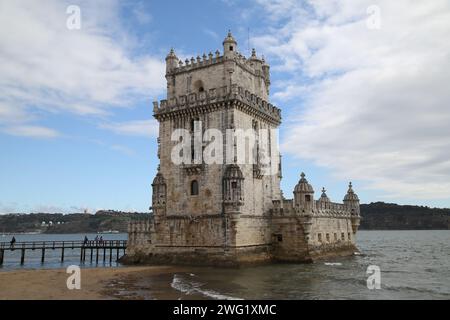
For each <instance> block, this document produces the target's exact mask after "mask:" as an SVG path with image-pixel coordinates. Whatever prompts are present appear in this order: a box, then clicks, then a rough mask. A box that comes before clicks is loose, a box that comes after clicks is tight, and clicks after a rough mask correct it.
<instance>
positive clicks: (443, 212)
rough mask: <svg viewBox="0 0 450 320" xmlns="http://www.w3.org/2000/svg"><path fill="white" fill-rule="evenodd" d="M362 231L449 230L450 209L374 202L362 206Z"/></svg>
mask: <svg viewBox="0 0 450 320" xmlns="http://www.w3.org/2000/svg"><path fill="white" fill-rule="evenodd" d="M361 216H362V218H363V219H362V221H361V225H360V230H432V229H435V230H442V229H443V230H449V229H450V209H437V208H429V207H423V206H401V205H397V204H394V203H384V202H374V203H370V204H362V205H361Z"/></svg>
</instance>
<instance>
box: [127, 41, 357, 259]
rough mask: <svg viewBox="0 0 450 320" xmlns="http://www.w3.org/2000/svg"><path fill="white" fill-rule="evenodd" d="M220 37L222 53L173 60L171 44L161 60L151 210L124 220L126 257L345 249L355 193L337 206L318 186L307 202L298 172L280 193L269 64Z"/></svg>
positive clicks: (264, 255) (269, 255)
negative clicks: (163, 89) (286, 194)
mask: <svg viewBox="0 0 450 320" xmlns="http://www.w3.org/2000/svg"><path fill="white" fill-rule="evenodd" d="M222 44H223V54H222V55H221V53H220V51H219V50H217V51H215V52H214V53H212V52H209V54H203V55H198V56H197V57H195V58H194V57H192V58H191V59H186V60H185V61H181V60H180V59H179V58H178V57H177V55H176V53H175V50H174V49H171V50H170V52H169V54H168V55H167V57H166V80H167V98H166V99H164V100H162V101H161V102H160V103H159V102H154V103H153V113H154V117H155V118H156V119H157V120H158V122H159V137H158V158H159V162H160V164H159V166H158V172H157V174H156V177H155V178H154V180H153V183H152V188H153V193H152V210H153V215H152V216H151V217H150V218H149V219H148V220H147V221H133V222H131V223H130V225H129V244H128V247H127V254H126V255H127V257H126V259H128V260H129V261H133V262H139V261H145V262H149V263H164V264H170V263H176V264H179V263H181V264H201V265H205V264H207V265H220V266H226V265H240V264H245V263H255V262H266V261H270V260H275V261H311V260H314V259H317V258H320V257H322V256H329V255H335V254H340V255H341V254H345V255H348V254H352V253H353V252H354V251H355V250H356V247H355V245H354V236H353V235H354V234H355V233H356V231H357V227H358V225H359V199H358V197H357V195H356V194H355V193H354V192H353V189H352V187H351V185H350V187H349V190H348V193H347V195H346V196H345V199H344V204H338V203H333V202H331V201H330V199H328V197H327V196H326V194H325V191H323V194H322V197H321V199H320V200H317V201H316V200H315V199H314V189H313V187H312V185H311V184H309V182H308V181H307V180H306V178H305V174H304V173H302V174H301V177H300V180H299V182H298V184H297V185H296V187H295V190H294V199H293V200H292V199H284V198H283V197H282V195H281V190H280V179H281V176H282V175H281V164H280V163H279V162H280V157H281V156H280V154H279V151H278V148H277V142H278V141H277V140H278V137H277V133H276V130H275V129H277V128H278V126H279V125H280V123H281V110H280V109H278V108H277V107H275V106H273V105H272V104H271V103H269V102H268V99H269V92H270V67H269V65H268V64H267V63H266V62H265V61H264V59H263V58H259V57H258V56H257V54H256V50H255V49H253V50H252V53H251V56H250V57H248V58H246V57H244V56H243V55H242V54H241V53H239V51H238V43H237V41H236V39H235V38H234V37H233V35H232V34H231V32H229V33H228V35H227V36H226V37H225V39H224V41H223V42H222ZM211 146H214V148H211ZM218 146H220V147H221V148H219V149H218V148H217V147H218ZM210 160H214V161H210ZM126 259H125V260H126Z"/></svg>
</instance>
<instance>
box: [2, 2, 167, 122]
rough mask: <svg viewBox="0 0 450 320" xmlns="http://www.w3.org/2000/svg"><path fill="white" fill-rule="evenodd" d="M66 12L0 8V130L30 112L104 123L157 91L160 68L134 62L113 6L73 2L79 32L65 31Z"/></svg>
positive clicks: (62, 7) (59, 5) (155, 62)
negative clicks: (78, 11)
mask: <svg viewBox="0 0 450 320" xmlns="http://www.w3.org/2000/svg"><path fill="white" fill-rule="evenodd" d="M69 4H71V3H68V2H67V3H65V2H63V1H56V0H48V1H24V0H18V1H1V2H0V41H1V43H2V45H1V47H0V74H1V77H0V115H1V116H2V121H1V123H0V124H3V123H4V122H9V123H11V122H27V121H30V120H32V119H28V117H30V115H32V114H34V113H35V111H36V110H38V111H39V112H41V113H42V112H51V113H61V112H64V113H72V114H77V115H82V116H86V115H88V116H98V115H105V114H108V113H109V110H111V109H112V108H119V107H127V106H130V105H132V103H133V102H134V101H136V99H142V98H146V99H150V96H151V95H156V94H158V93H160V92H162V91H163V89H164V87H165V83H164V62H163V61H162V59H160V57H156V56H150V55H145V56H134V55H133V53H132V49H133V48H132V46H130V43H132V42H133V40H131V37H130V36H129V35H127V34H126V33H125V31H123V30H122V28H121V23H120V19H119V15H118V14H119V8H118V2H117V1H113V0H111V1H99V2H95V3H93V2H91V1H81V2H78V5H79V6H80V8H81V17H82V24H81V30H69V29H67V27H66V19H67V18H68V15H67V13H66V8H67V6H68V5H69ZM139 14H140V16H141V17H143V14H144V12H140V13H139ZM6 106H14V110H13V111H11V107H6ZM5 113H6V114H7V118H3V115H4V114H5ZM34 120H35V121H36V120H37V119H34Z"/></svg>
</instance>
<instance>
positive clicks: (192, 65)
mask: <svg viewBox="0 0 450 320" xmlns="http://www.w3.org/2000/svg"><path fill="white" fill-rule="evenodd" d="M174 59H178V58H176V56H174ZM224 62H234V63H235V64H236V66H238V67H240V68H242V69H243V70H245V71H247V72H248V73H250V74H252V75H253V76H256V77H261V78H263V79H264V81H265V82H266V84H267V85H269V84H270V72H269V69H270V67H269V65H268V64H267V63H266V61H265V60H264V58H259V57H257V56H256V53H255V50H254V49H253V52H252V56H251V57H250V58H247V57H245V55H243V54H241V53H240V52H235V53H233V54H232V55H228V56H225V55H221V54H220V52H219V50H217V51H216V52H215V53H214V54H213V53H212V52H209V53H208V54H206V53H203V54H202V55H198V56H197V57H196V58H194V57H191V58H190V59H185V60H184V61H182V60H178V62H176V63H172V65H171V66H170V67H168V68H167V74H166V76H174V75H178V74H182V73H189V72H193V71H196V70H199V69H203V68H209V67H211V66H214V65H218V64H221V63H224Z"/></svg>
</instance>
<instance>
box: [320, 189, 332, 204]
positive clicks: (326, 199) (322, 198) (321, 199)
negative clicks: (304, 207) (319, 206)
mask: <svg viewBox="0 0 450 320" xmlns="http://www.w3.org/2000/svg"><path fill="white" fill-rule="evenodd" d="M326 192H327V190H325V187H323V188H322V195H321V196H320V198H319V201H320V202H330V198H328V196H327V193H326Z"/></svg>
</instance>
